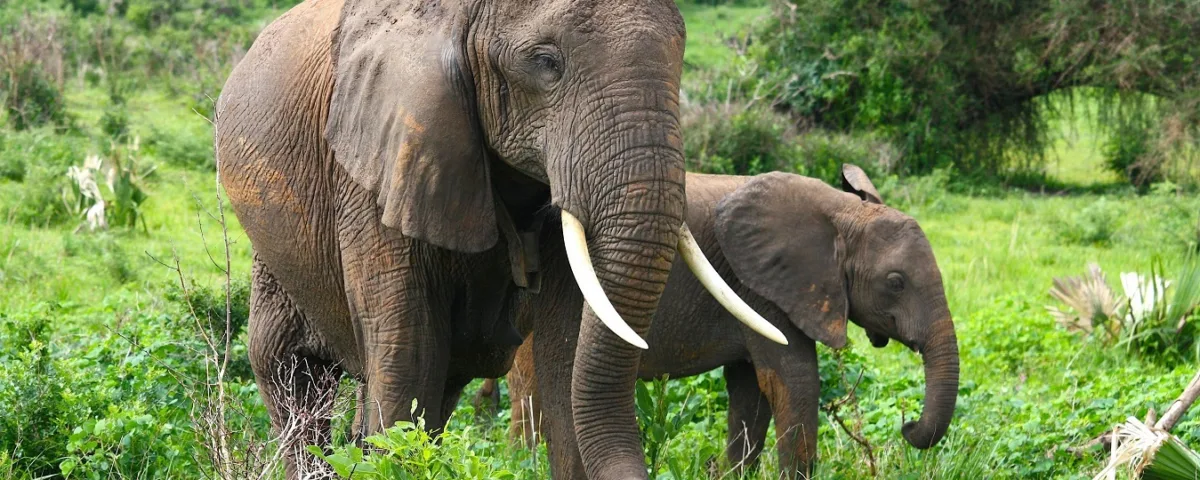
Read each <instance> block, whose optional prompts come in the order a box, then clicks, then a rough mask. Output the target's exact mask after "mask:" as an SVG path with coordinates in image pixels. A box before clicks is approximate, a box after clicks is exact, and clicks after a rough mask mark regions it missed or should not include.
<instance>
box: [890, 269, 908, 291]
mask: <svg viewBox="0 0 1200 480" xmlns="http://www.w3.org/2000/svg"><path fill="white" fill-rule="evenodd" d="M887 282H888V288H889V289H891V290H892V291H893V292H900V291H903V290H904V275H901V274H899V273H896V272H892V273H889V274H888V276H887Z"/></svg>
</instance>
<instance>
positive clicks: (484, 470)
mask: <svg viewBox="0 0 1200 480" xmlns="http://www.w3.org/2000/svg"><path fill="white" fill-rule="evenodd" d="M417 408H418V407H417V402H416V401H415V400H414V401H413V405H412V411H413V412H416V411H417ZM424 423H425V422H424V420H423V419H418V420H417V423H413V422H396V425H395V426H393V427H391V428H388V429H387V430H384V431H383V432H381V433H379V434H376V435H372V436H370V437H367V438H366V439H365V443H367V444H369V445H371V446H372V447H374V448H375V449H376V450H377V453H372V454H370V455H364V453H363V450H362V449H361V448H358V447H355V446H343V447H339V448H336V449H334V450H333V452H332V453H330V454H328V455H326V454H325V452H324V451H322V449H321V448H319V447H316V446H311V447H309V452H310V453H312V454H314V455H317V456H318V457H320V458H322V459H324V460H325V461H326V462H327V463H328V464H329V465H330V466H331V467H332V468H333V470H334V472H336V473H337V475H338V476H339V477H341V478H351V475H352V474H353V478H359V476H360V475H361V476H362V478H384V479H407V478H424V479H430V480H433V479H458V478H494V479H515V478H532V475H531V474H532V473H533V472H528V471H527V472H522V473H525V475H520V476H519V477H518V472H514V471H512V470H510V469H509V468H506V466H505V463H507V461H509V460H507V459H505V458H504V457H503V456H492V457H489V456H488V455H485V454H481V453H480V452H478V451H476V449H475V448H472V444H473V443H476V442H474V441H473V439H474V430H473V429H471V428H467V429H465V430H462V431H453V430H448V431H445V432H443V433H441V434H440V435H436V436H435V435H431V434H430V433H429V432H428V431H426V430H425V429H424ZM476 448H478V447H476ZM513 463H516V462H515V461H514V462H513Z"/></svg>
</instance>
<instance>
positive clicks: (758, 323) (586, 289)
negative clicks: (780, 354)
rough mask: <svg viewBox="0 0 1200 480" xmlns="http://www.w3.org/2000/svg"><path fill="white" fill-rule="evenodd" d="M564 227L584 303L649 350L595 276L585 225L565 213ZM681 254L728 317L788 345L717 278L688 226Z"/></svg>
mask: <svg viewBox="0 0 1200 480" xmlns="http://www.w3.org/2000/svg"><path fill="white" fill-rule="evenodd" d="M562 226H563V241H564V243H565V245H566V250H567V260H568V262H569V263H570V265H571V273H573V274H574V275H575V282H576V283H577V284H578V285H579V290H580V291H581V292H582V293H583V298H584V300H586V301H587V303H588V305H590V306H591V308H592V311H594V312H595V313H596V316H597V317H598V318H599V319H600V321H601V323H603V324H604V326H606V327H608V329H609V330H612V332H613V333H615V334H616V335H617V336H618V337H620V338H621V339H622V340H624V341H626V342H628V343H629V344H630V345H633V346H635V347H638V348H640V349H643V350H645V349H648V348H649V345H647V344H646V340H645V339H643V338H642V337H641V336H640V335H638V334H637V332H635V331H634V330H633V328H632V327H630V326H629V324H628V323H626V322H625V320H624V319H622V318H621V315H620V314H619V313H617V310H616V308H615V307H613V305H612V302H610V301H609V299H608V296H607V295H606V294H605V293H604V289H603V287H601V285H600V279H599V277H597V276H596V269H595V267H594V266H593V265H592V259H591V254H590V253H588V246H587V236H586V234H585V233H584V229H583V224H582V223H581V222H580V221H579V220H578V219H577V218H575V216H574V215H572V214H571V213H570V212H567V211H566V210H562ZM678 249H679V254H680V256H681V257H683V260H684V261H685V262H686V263H687V265H688V268H690V269H691V270H692V273H694V274H695V275H696V278H697V279H699V280H700V283H701V284H702V285H704V288H706V289H707V290H708V292H709V293H711V294H712V296H713V297H716V299H717V301H718V302H720V303H721V305H722V306H724V307H725V308H726V309H727V310H729V313H731V314H733V316H734V317H735V318H737V319H738V320H739V321H741V322H742V323H744V324H746V326H748V327H750V329H751V330H754V331H755V332H757V333H759V334H760V335H762V336H764V337H767V338H768V339H770V340H771V341H774V342H776V343H779V344H782V345H787V344H788V341H787V337H785V336H784V335H783V332H781V331H779V329H778V328H775V326H774V325H771V323H770V322H768V321H767V320H766V319H764V318H763V317H762V316H761V315H759V314H758V313H757V312H755V311H754V309H752V308H750V306H749V305H747V304H746V302H745V301H744V300H742V299H741V297H739V296H738V295H737V293H735V292H734V291H733V288H731V287H730V286H729V284H727V283H725V280H723V279H722V278H721V276H720V275H719V274H717V271H716V269H714V268H713V266H712V264H711V263H710V262H709V261H708V258H707V257H705V256H704V252H703V251H701V250H700V246H699V244H698V243H696V239H695V237H693V236H692V233H691V231H690V230H689V229H688V226H687V224H684V225H683V227H682V228H681V229H680V232H679V245H678Z"/></svg>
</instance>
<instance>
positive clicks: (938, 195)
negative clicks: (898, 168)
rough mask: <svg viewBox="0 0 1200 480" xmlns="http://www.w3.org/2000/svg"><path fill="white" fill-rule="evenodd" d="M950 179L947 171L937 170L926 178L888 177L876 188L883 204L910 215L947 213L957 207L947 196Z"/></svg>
mask: <svg viewBox="0 0 1200 480" xmlns="http://www.w3.org/2000/svg"><path fill="white" fill-rule="evenodd" d="M951 176H952V174H951V170H950V169H944V168H936V169H934V170H933V171H932V172H930V173H929V174H928V175H914V176H909V177H903V178H901V177H899V176H896V175H888V176H886V177H884V178H883V179H882V180H881V181H877V182H876V184H875V185H876V188H878V189H879V195H880V196H881V197H883V203H885V204H887V205H888V206H890V207H892V208H895V209H897V210H900V211H902V212H905V213H907V214H909V215H920V214H922V213H926V212H948V211H954V210H955V207H956V204H955V203H954V202H953V200H952V199H951V198H950V197H949V195H947V192H948V190H949V188H950V187H949V185H950V178H951Z"/></svg>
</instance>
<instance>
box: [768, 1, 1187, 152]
mask: <svg viewBox="0 0 1200 480" xmlns="http://www.w3.org/2000/svg"><path fill="white" fill-rule="evenodd" d="M772 5H773V7H774V12H773V15H772V17H773V21H772V22H771V23H769V24H767V25H765V26H764V28H763V29H762V31H761V35H760V39H761V42H759V44H758V45H757V46H756V47H754V48H752V49H751V56H752V57H753V58H754V59H755V60H756V61H757V63H758V64H759V65H760V66H761V68H759V69H758V72H759V73H760V75H761V77H762V78H763V80H764V82H765V83H766V85H765V86H764V87H763V90H765V91H771V92H778V96H779V98H778V101H779V102H780V103H781V104H782V105H784V106H786V107H787V108H788V109H789V110H790V111H791V112H792V113H794V114H795V115H798V116H800V117H803V118H804V119H805V120H807V121H810V122H812V123H813V124H814V125H816V126H819V127H823V128H827V129H830V130H833V131H839V132H858V131H872V132H877V133H879V134H881V135H883V136H884V137H885V138H887V139H888V140H890V141H891V142H893V143H894V144H895V145H896V146H897V147H898V148H900V150H901V152H902V153H903V162H902V163H901V164H900V165H898V167H899V169H898V170H899V171H900V172H903V173H924V172H929V171H931V170H932V169H934V168H937V167H947V166H954V167H956V168H957V169H958V170H959V171H961V172H963V173H973V172H975V171H983V172H987V173H990V174H996V173H999V172H1001V171H1002V170H1004V169H1006V168H1008V167H1013V166H1020V167H1025V168H1029V167H1032V166H1035V165H1037V164H1040V163H1042V161H1044V152H1045V151H1046V147H1047V146H1048V145H1049V140H1050V139H1052V138H1053V135H1054V134H1055V132H1054V131H1053V130H1052V129H1051V128H1050V126H1049V124H1048V123H1047V121H1046V118H1045V117H1044V116H1043V115H1041V114H1040V113H1039V107H1040V106H1043V105H1044V104H1046V103H1047V95H1048V94H1050V93H1053V92H1074V91H1076V90H1071V89H1073V88H1075V87H1080V86H1091V87H1095V88H1094V89H1093V92H1094V95H1095V96H1097V97H1099V98H1100V99H1101V100H1102V101H1101V108H1102V110H1103V112H1106V113H1109V115H1101V116H1099V117H1097V118H1096V119H1093V120H1096V123H1097V124H1098V125H1100V126H1102V127H1103V126H1105V125H1106V124H1118V123H1125V124H1126V125H1135V124H1136V122H1133V121H1130V120H1129V119H1131V118H1133V117H1134V116H1133V115H1130V113H1132V112H1141V113H1145V115H1146V116H1148V117H1151V118H1156V119H1163V120H1166V119H1171V122H1172V123H1173V125H1174V127H1173V128H1171V129H1169V130H1172V131H1173V132H1174V133H1173V134H1172V135H1170V136H1167V137H1163V138H1164V139H1167V140H1171V141H1169V142H1162V143H1163V144H1164V145H1166V144H1170V145H1176V146H1178V145H1184V144H1188V143H1189V142H1191V140H1189V139H1191V138H1195V133H1196V132H1197V130H1198V129H1200V121H1198V116H1197V115H1196V113H1195V112H1196V111H1197V109H1196V98H1197V93H1196V92H1197V91H1198V90H1200V76H1197V75H1195V58H1197V57H1198V56H1200V50H1197V47H1196V46H1195V44H1194V42H1190V43H1189V41H1188V40H1187V39H1190V38H1191V37H1192V36H1194V27H1195V25H1196V24H1197V23H1200V4H1187V5H1186V7H1185V6H1183V5H1181V4H1170V5H1168V4H1154V5H1152V6H1147V5H1145V4H1143V3H1140V2H1135V1H1124V2H1119V3H1118V4H1114V5H1112V8H1103V9H1096V8H1091V3H1089V1H1088V0H1067V1H1060V2H1020V1H998V2H989V3H988V4H987V5H967V4H962V3H957V2H952V1H947V0H934V1H922V2H890V1H860V0H836V1H826V0H798V1H782V0H780V1H775V2H772ZM1131 9H1136V10H1137V11H1138V12H1139V14H1138V15H1137V16H1136V17H1135V16H1129V15H1126V14H1125V12H1128V11H1130V10H1131ZM1135 18H1136V19H1135ZM1046 25H1054V26H1055V27H1054V28H1046V27H1045V26H1046ZM1082 45H1086V46H1087V47H1086V48H1083V47H1081V46H1082ZM1164 45H1188V47H1186V48H1185V47H1180V48H1164V47H1163V46H1164ZM1148 97H1154V98H1158V99H1162V100H1163V101H1160V102H1153V101H1151V100H1150V98H1148ZM1156 123H1157V122H1156ZM1142 125H1145V124H1144V123H1143V124H1142ZM1155 148H1158V146H1157V145H1156V146H1155Z"/></svg>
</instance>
